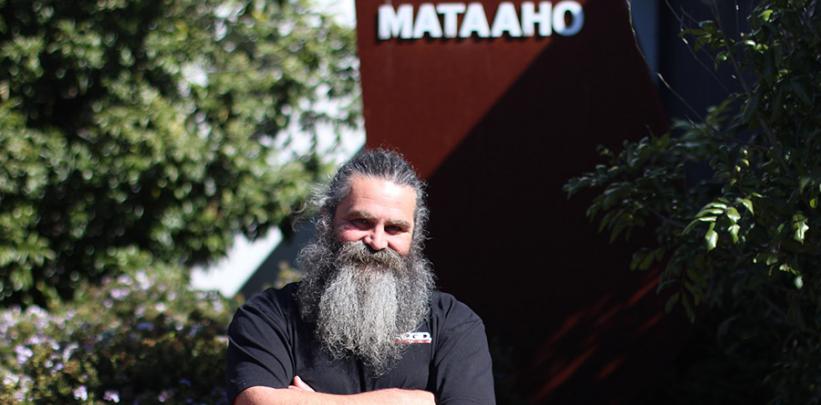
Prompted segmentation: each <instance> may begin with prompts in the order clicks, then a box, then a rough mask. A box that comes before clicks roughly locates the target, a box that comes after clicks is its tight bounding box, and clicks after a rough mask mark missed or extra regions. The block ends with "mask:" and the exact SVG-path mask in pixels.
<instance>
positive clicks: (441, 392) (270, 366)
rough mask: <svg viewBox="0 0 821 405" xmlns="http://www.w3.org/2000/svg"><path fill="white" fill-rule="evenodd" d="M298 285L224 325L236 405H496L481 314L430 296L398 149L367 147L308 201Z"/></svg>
mask: <svg viewBox="0 0 821 405" xmlns="http://www.w3.org/2000/svg"><path fill="white" fill-rule="evenodd" d="M313 202H314V204H315V206H316V207H317V208H318V219H317V220H316V232H317V235H316V240H315V241H314V242H312V243H311V244H309V245H308V246H306V247H305V248H304V249H303V250H302V251H301V252H300V255H299V258H298V261H299V265H300V267H301V269H302V270H303V271H304V272H305V278H304V279H303V281H302V282H301V283H299V284H290V285H288V286H286V287H284V288H283V289H282V290H274V289H270V290H267V291H265V292H264V293H262V294H259V295H257V296H255V297H253V298H252V299H250V300H249V301H248V302H247V303H246V304H245V305H243V306H242V308H240V309H239V310H238V311H237V313H236V315H235V316H234V320H233V321H232V322H231V326H230V328H229V332H228V333H229V341H230V344H229V348H228V368H227V374H228V382H229V396H230V398H234V403H235V404H240V405H244V404H337V403H338V404H433V403H438V404H450V405H453V404H494V403H495V400H494V393H493V377H492V373H491V360H490V355H489V353H488V348H487V339H486V337H485V331H484V326H483V324H482V321H481V320H480V319H479V317H477V316H476V314H474V313H473V312H472V311H471V310H470V309H469V308H468V307H467V306H465V305H464V304H462V303H460V302H459V301H457V300H456V299H455V298H453V296H451V295H448V294H444V293H440V292H436V291H434V290H433V285H434V281H433V274H432V272H431V269H430V264H429V262H428V261H427V260H426V259H425V258H424V257H423V256H422V244H423V241H424V238H425V233H424V225H425V221H426V219H427V208H426V207H425V202H424V188H423V184H422V182H421V181H420V180H419V178H418V176H417V175H416V173H415V172H414V171H413V169H412V168H411V167H410V165H409V164H408V163H407V162H406V161H405V160H404V159H402V157H401V156H399V155H398V154H397V153H394V152H391V151H385V150H371V151H365V152H363V153H361V154H359V155H358V156H356V157H355V158H354V159H353V160H351V161H350V162H348V163H346V164H345V165H343V166H342V167H341V168H340V169H339V171H338V172H337V174H336V176H334V178H333V179H332V181H331V183H330V185H329V186H328V188H327V190H324V192H322V193H321V194H319V195H318V196H317V197H316V198H315V199H314V201H313Z"/></svg>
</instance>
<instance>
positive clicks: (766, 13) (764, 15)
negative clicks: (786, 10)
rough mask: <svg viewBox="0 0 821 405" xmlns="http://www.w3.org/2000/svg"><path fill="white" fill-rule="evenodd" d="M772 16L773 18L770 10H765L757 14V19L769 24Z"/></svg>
mask: <svg viewBox="0 0 821 405" xmlns="http://www.w3.org/2000/svg"><path fill="white" fill-rule="evenodd" d="M772 16H773V10H771V9H766V10H764V11H762V12H761V13H759V14H758V17H759V18H761V20H762V21H764V22H770V19H771V18H772Z"/></svg>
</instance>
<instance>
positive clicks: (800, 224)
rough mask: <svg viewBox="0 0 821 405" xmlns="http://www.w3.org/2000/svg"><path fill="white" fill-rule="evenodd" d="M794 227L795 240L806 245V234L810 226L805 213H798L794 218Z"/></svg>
mask: <svg viewBox="0 0 821 405" xmlns="http://www.w3.org/2000/svg"><path fill="white" fill-rule="evenodd" d="M792 221H793V223H792V226H793V230H794V231H795V232H794V233H793V239H795V240H796V241H797V242H798V243H802V244H803V243H804V234H805V233H806V232H807V230H809V229H810V227H809V225H807V217H806V216H804V214H803V213H800V212H799V213H796V214H795V215H793V217H792Z"/></svg>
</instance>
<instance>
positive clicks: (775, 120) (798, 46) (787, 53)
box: [565, 0, 821, 404]
mask: <svg viewBox="0 0 821 405" xmlns="http://www.w3.org/2000/svg"><path fill="white" fill-rule="evenodd" d="M819 13H821V10H819V6H818V4H817V2H815V1H808V0H806V1H805V0H769V1H759V2H756V4H755V7H754V9H753V11H752V13H751V14H750V15H749V17H748V23H749V31H748V32H743V33H741V34H740V35H739V36H733V37H730V36H728V35H726V34H725V33H724V31H723V30H722V27H721V21H720V20H719V19H715V20H713V21H703V22H701V23H699V24H697V25H694V26H693V27H692V28H690V29H688V30H686V31H685V32H684V35H685V36H687V38H688V40H689V43H690V44H692V46H693V47H694V49H695V50H696V51H700V50H707V51H709V52H710V54H711V55H714V57H715V63H716V66H718V65H720V64H730V65H731V67H732V68H733V69H734V70H735V77H736V78H737V79H738V80H739V82H740V83H739V85H740V88H741V89H742V90H741V91H739V92H737V93H734V94H730V95H729V96H728V97H727V98H726V100H724V101H723V102H722V103H720V104H719V105H717V106H714V107H712V108H711V109H710V110H709V111H708V112H707V115H706V118H705V119H704V120H703V121H701V122H683V121H682V122H677V123H676V124H675V125H674V128H673V131H672V133H671V134H665V135H663V136H650V137H645V138H642V139H640V140H639V141H635V142H633V141H628V142H624V144H623V147H622V149H621V150H620V151H617V152H614V151H611V150H609V149H607V148H602V149H601V151H602V155H603V156H604V158H605V159H606V163H604V164H600V165H598V166H596V167H595V169H594V170H593V171H592V172H590V173H587V174H585V175H582V176H580V177H577V178H575V179H572V180H570V181H569V182H568V183H567V184H566V185H565V190H566V191H567V192H568V193H569V194H570V195H573V194H576V193H578V192H581V191H583V190H588V189H595V190H596V194H595V197H594V199H593V201H592V204H591V206H590V208H589V210H588V215H589V216H590V217H591V218H599V222H600V227H601V229H603V230H607V231H609V232H610V233H611V236H612V238H614V239H615V238H618V237H619V236H620V235H626V236H628V237H629V235H630V234H631V233H633V234H635V233H637V232H645V233H646V230H648V229H649V230H650V231H651V232H654V233H655V236H656V243H655V244H654V245H652V246H648V247H646V248H644V249H641V250H639V251H637V252H636V253H635V255H634V257H633V262H632V264H631V268H633V269H642V270H644V269H649V268H651V267H654V266H658V267H660V268H661V269H662V270H661V281H660V285H659V289H667V291H668V292H669V293H670V300H669V302H668V310H669V309H672V308H683V310H684V311H685V312H686V314H687V315H688V317H689V318H690V319H692V320H694V321H695V322H696V324H695V331H696V334H697V335H698V334H699V333H700V334H701V336H702V339H701V342H702V343H703V346H701V347H700V348H699V349H697V350H693V352H694V353H693V354H694V356H695V357H696V358H697V360H693V361H691V367H690V370H689V371H684V372H683V373H682V376H681V378H682V379H681V380H680V381H679V382H678V383H677V384H678V386H677V388H676V387H673V388H671V392H672V391H676V390H677V389H678V391H677V393H676V394H675V395H671V398H670V399H675V400H676V401H678V402H679V403H742V402H743V403H750V402H749V401H752V402H753V403H761V402H762V401H768V402H769V403H775V404H799V403H800V404H807V403H819V402H821V273H819V271H821V232H819V229H821V212H819V210H820V209H821V208H820V207H819V205H821V204H820V201H819V200H821V136H819V134H821V80H819V76H818V72H821V15H819ZM704 173H706V174H704ZM656 263H658V264H656ZM694 340H699V339H698V338H696V339H694ZM682 387H689V389H683V388H682Z"/></svg>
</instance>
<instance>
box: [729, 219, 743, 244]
mask: <svg viewBox="0 0 821 405" xmlns="http://www.w3.org/2000/svg"><path fill="white" fill-rule="evenodd" d="M740 229H741V227H740V226H738V224H732V225H730V226H729V227H728V228H727V231H728V232H730V237H731V238H732V240H733V243H738V231H739V230H740Z"/></svg>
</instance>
